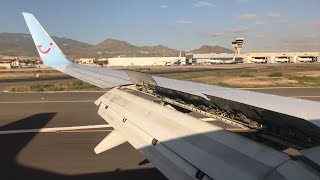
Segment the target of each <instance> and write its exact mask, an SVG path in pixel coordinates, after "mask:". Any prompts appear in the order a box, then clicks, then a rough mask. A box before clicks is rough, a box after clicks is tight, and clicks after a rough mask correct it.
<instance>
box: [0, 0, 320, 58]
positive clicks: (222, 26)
mask: <svg viewBox="0 0 320 180" xmlns="http://www.w3.org/2000/svg"><path fill="white" fill-rule="evenodd" d="M319 7H320V1H319V0H307V1H301V0H205V1H198V0H139V1H138V0H135V1H134V0H114V1H111V0H90V1H89V0H87V1H84V0H51V1H49V0H28V1H24V0H2V1H1V5H0V32H19V33H29V32H28V29H27V26H26V25H25V22H24V20H23V17H22V15H21V12H22V11H25V12H30V13H33V14H34V15H35V16H36V18H37V19H38V20H39V21H40V23H41V24H42V25H43V26H44V27H45V29H46V30H47V31H48V32H49V34H51V35H56V36H58V37H67V38H71V39H75V40H79V41H83V42H87V43H90V44H97V43H99V42H101V41H103V40H104V39H106V38H114V39H119V40H125V41H128V42H129V43H132V44H135V45H155V44H163V45H166V46H169V47H173V48H176V49H183V50H188V49H193V48H198V47H199V46H200V45H203V44H209V45H210V44H217V45H221V46H225V47H227V48H232V47H231V41H232V40H234V38H235V37H244V38H245V47H244V51H245V52H257V51H293V50H310V51H313V50H319V51H320V41H319V39H320V38H319V37H320V32H319V30H320V10H319Z"/></svg>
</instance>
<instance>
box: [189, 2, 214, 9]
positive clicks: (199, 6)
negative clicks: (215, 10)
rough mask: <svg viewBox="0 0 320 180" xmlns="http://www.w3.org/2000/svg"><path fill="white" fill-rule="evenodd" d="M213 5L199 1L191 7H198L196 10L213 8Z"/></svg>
mask: <svg viewBox="0 0 320 180" xmlns="http://www.w3.org/2000/svg"><path fill="white" fill-rule="evenodd" d="M214 6H215V5H214V4H213V3H211V2H208V1H199V2H196V3H195V4H194V5H193V7H198V8H201V7H214Z"/></svg>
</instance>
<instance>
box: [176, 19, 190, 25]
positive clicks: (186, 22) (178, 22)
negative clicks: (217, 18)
mask: <svg viewBox="0 0 320 180" xmlns="http://www.w3.org/2000/svg"><path fill="white" fill-rule="evenodd" d="M176 23H177V24H192V21H190V20H177V21H176Z"/></svg>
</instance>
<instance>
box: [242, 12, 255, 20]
mask: <svg viewBox="0 0 320 180" xmlns="http://www.w3.org/2000/svg"><path fill="white" fill-rule="evenodd" d="M256 17H257V15H256V14H251V13H248V14H240V15H238V16H237V18H238V19H243V20H249V19H254V18H256Z"/></svg>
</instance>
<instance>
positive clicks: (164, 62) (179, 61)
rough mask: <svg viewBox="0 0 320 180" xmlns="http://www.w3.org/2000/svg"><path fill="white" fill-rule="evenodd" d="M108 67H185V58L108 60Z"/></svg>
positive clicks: (125, 58)
mask: <svg viewBox="0 0 320 180" xmlns="http://www.w3.org/2000/svg"><path fill="white" fill-rule="evenodd" d="M107 64H108V66H174V65H185V64H186V58H185V57H117V58H108V63H107Z"/></svg>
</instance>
